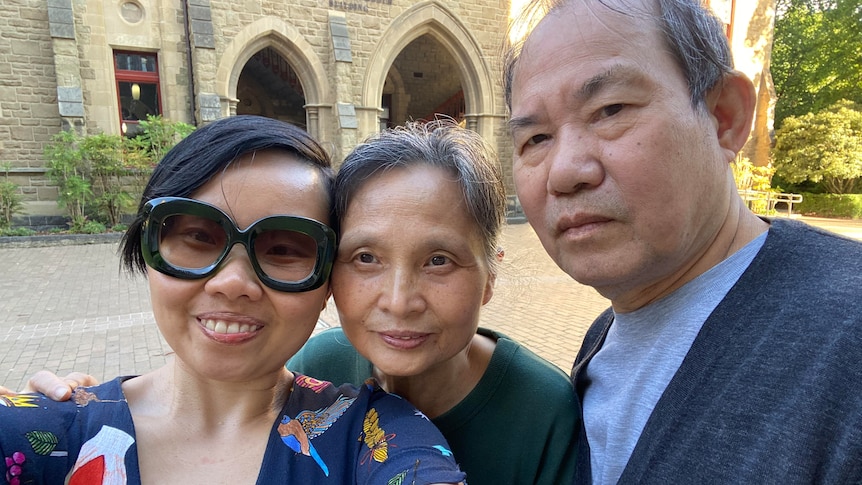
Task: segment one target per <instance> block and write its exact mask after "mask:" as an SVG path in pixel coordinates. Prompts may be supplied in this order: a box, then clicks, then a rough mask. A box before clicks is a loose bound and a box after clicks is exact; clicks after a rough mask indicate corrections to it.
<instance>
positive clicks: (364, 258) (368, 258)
mask: <svg viewBox="0 0 862 485" xmlns="http://www.w3.org/2000/svg"><path fill="white" fill-rule="evenodd" d="M356 259H357V260H359V262H360V263H365V264H371V263H373V262H374V256H373V255H371V254H370V253H361V254H360V255H358V256H357V257H356Z"/></svg>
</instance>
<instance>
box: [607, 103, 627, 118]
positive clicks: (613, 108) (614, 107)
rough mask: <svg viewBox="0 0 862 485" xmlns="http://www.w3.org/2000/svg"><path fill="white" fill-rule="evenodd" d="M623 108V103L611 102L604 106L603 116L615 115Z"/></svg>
mask: <svg viewBox="0 0 862 485" xmlns="http://www.w3.org/2000/svg"><path fill="white" fill-rule="evenodd" d="M622 110H623V105H622V104H610V105H608V106H605V107H604V108H602V116H604V117H608V116H613V115H615V114H617V113H619V112H620V111H622Z"/></svg>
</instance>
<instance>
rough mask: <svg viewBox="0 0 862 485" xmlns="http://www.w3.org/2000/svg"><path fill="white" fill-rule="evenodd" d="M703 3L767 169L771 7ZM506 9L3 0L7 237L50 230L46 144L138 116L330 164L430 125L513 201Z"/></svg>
mask: <svg viewBox="0 0 862 485" xmlns="http://www.w3.org/2000/svg"><path fill="white" fill-rule="evenodd" d="M710 3H711V6H712V7H713V8H714V9H715V10H716V12H718V13H719V15H720V16H721V17H722V19H723V20H724V21H725V22H726V23H727V24H728V33H729V35H730V38H731V41H732V44H733V48H734V51H735V55H736V57H737V60H738V61H739V59H740V58H744V59H746V62H745V67H744V68H743V66H740V68H742V69H743V70H744V71H745V72H746V73H747V74H749V76H751V77H752V78H753V79H755V82H756V83H757V85H758V89H759V91H760V93H761V94H762V95H761V98H762V99H761V101H762V102H763V103H764V106H763V107H761V108H760V109H759V112H760V111H762V112H763V116H759V117H758V123H759V124H758V125H757V127H756V128H757V129H756V135H755V138H753V143H751V146H752V147H756V146H761V145H763V142H764V140H765V143H766V144H765V145H764V146H765V147H766V149H767V152H766V156H767V157H768V134H769V129H770V127H769V120H771V105H772V100H773V99H774V95H773V94H772V90H771V78H770V77H769V75H768V58H769V48H770V47H771V38H772V36H771V32H772V17H773V16H774V0H758V1H742V0H712V1H711V2H710ZM511 8H512V5H511V2H510V1H509V0H419V1H416V0H282V1H278V0H256V1H249V0H243V1H237V0H173V1H172V0H4V2H3V8H2V11H0V164H6V165H8V166H9V167H11V168H10V169H9V170H7V171H6V172H7V176H8V177H9V179H10V180H11V181H13V182H15V183H17V184H18V185H19V186H20V187H21V190H22V194H23V196H24V198H25V202H26V203H25V207H24V210H23V214H22V215H21V217H19V219H20V220H19V221H18V222H19V223H20V224H23V225H40V224H45V223H50V220H52V218H53V219H56V218H57V217H59V216H60V215H62V210H61V209H60V208H58V207H57V204H56V200H57V189H56V187H53V186H52V185H51V184H50V182H49V181H48V179H47V177H46V173H45V160H44V155H43V151H44V148H45V146H46V145H47V144H48V143H49V142H50V140H51V137H52V136H53V135H54V134H56V133H58V132H59V131H60V130H63V129H73V130H76V131H77V132H78V133H80V134H95V133H114V134H117V133H126V134H133V133H134V132H135V131H136V130H137V126H138V125H137V122H138V121H139V120H141V119H145V117H146V115H147V114H161V115H163V116H164V117H165V118H168V119H171V120H177V121H184V122H187V123H191V124H193V125H200V124H202V123H206V122H208V121H212V120H215V119H218V118H220V117H224V116H230V115H234V114H261V115H264V116H270V117H273V118H279V119H283V120H285V121H290V122H292V123H295V124H298V125H300V126H302V127H304V128H305V129H307V130H308V131H309V132H310V133H311V134H312V135H313V136H315V137H316V138H317V139H319V140H320V141H321V142H322V143H323V145H324V146H325V147H326V148H327V149H328V150H329V151H330V153H331V154H332V155H333V158H334V159H335V160H336V162H338V161H340V160H341V159H342V158H343V157H344V155H345V154H346V153H347V152H349V151H350V149H351V148H352V147H353V146H354V145H355V144H356V143H358V142H359V141H361V140H362V139H363V138H365V137H366V136H367V135H369V134H371V133H374V132H376V131H378V130H379V129H381V127H385V126H393V125H397V124H400V123H403V122H404V121H406V120H409V119H429V118H432V117H434V116H435V114H436V113H442V114H445V115H448V116H451V117H453V118H456V119H458V120H459V121H461V122H463V124H464V125H465V126H467V127H469V128H471V129H473V130H475V131H477V132H478V133H480V134H481V135H482V136H483V137H484V138H485V139H486V140H488V141H489V142H490V143H491V145H492V146H494V147H495V148H496V149H497V152H498V154H499V155H500V159H501V164H502V167H503V172H504V174H505V177H506V180H507V184H508V185H509V187H510V193H512V194H513V193H514V190H511V179H512V177H511V143H510V141H509V137H508V133H507V129H506V119H507V112H506V107H505V104H504V101H503V93H502V86H501V82H500V80H501V75H500V68H501V61H500V53H501V49H502V46H503V45H504V41H505V35H506V27H507V23H508V21H509V16H510V10H511ZM748 59H753V61H752V62H751V65H750V66H749V65H748ZM760 125H762V127H761V126H760ZM761 128H762V129H761ZM758 133H759V135H758ZM758 136H760V138H757V137H758ZM754 152H755V149H754V148H752V154H754ZM750 158H752V159H754V157H753V156H752V157H750ZM0 167H2V165H0ZM0 175H2V173H0Z"/></svg>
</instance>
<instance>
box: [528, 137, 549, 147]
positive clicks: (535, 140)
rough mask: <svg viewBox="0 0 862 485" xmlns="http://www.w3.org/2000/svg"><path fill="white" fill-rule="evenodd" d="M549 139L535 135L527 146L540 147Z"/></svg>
mask: <svg viewBox="0 0 862 485" xmlns="http://www.w3.org/2000/svg"><path fill="white" fill-rule="evenodd" d="M547 139H548V135H533V136H531V137H530V138H529V139H528V140H527V145H538V144H539V143H542V142H543V141H545V140H547Z"/></svg>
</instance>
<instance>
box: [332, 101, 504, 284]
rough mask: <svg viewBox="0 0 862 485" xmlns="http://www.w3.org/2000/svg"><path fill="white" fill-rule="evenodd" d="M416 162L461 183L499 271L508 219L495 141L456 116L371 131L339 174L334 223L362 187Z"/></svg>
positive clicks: (491, 263)
mask: <svg viewBox="0 0 862 485" xmlns="http://www.w3.org/2000/svg"><path fill="white" fill-rule="evenodd" d="M412 165H429V166H433V167H439V168H442V169H443V170H445V171H446V172H448V173H451V174H452V175H453V177H454V179H455V181H456V182H457V183H458V185H459V186H460V187H461V193H462V194H463V196H464V203H465V206H466V207H467V210H468V211H469V213H470V216H471V218H472V219H473V221H474V222H475V223H476V226H477V227H478V228H479V232H480V234H481V236H482V239H483V243H484V249H485V253H486V254H485V256H486V259H487V260H488V266H489V268H490V269H491V271H492V272H495V271H496V264H497V257H496V256H497V243H498V240H499V237H500V232H501V230H502V227H503V223H504V221H505V218H506V190H505V186H504V184H503V178H502V174H501V171H500V164H499V161H498V160H497V157H496V154H495V153H494V151H493V149H491V147H490V145H489V144H488V143H487V142H486V141H485V140H484V139H483V138H482V137H481V136H480V135H479V134H478V133H476V132H474V131H472V130H468V129H466V128H462V127H460V126H458V124H456V123H455V122H454V121H453V120H452V119H448V118H446V119H437V120H434V121H431V122H427V123H424V122H409V123H407V124H406V125H404V126H398V127H396V128H392V129H387V130H384V131H382V132H380V133H377V134H375V135H372V136H370V137H369V138H368V139H366V140H365V141H364V142H363V143H361V144H359V145H358V146H357V147H356V148H354V149H353V151H352V152H351V153H350V154H349V155H347V158H345V159H344V162H343V163H342V165H341V168H340V169H339V170H338V174H337V176H336V179H335V190H334V202H333V222H334V223H335V224H336V225H337V226H338V227H339V230H340V227H341V221H342V218H343V217H344V216H345V214H346V213H347V209H348V207H349V206H350V203H351V201H352V199H353V197H354V196H355V195H356V193H357V192H358V191H359V189H360V188H361V187H362V186H363V185H364V184H366V183H367V182H368V181H370V180H373V179H374V177H375V176H376V175H378V174H382V173H385V172H386V171H388V170H391V169H394V168H401V167H409V166H412Z"/></svg>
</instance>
